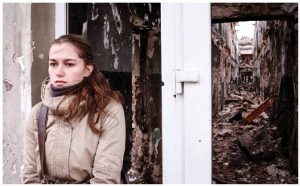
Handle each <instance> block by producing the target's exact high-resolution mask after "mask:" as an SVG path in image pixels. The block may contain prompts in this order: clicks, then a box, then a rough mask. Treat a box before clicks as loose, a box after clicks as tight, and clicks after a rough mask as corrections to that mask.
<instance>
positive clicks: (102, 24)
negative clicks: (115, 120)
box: [68, 3, 162, 183]
mask: <svg viewBox="0 0 300 186" xmlns="http://www.w3.org/2000/svg"><path fill="white" fill-rule="evenodd" d="M68 7H69V14H70V15H71V17H70V19H72V18H76V20H78V19H79V20H81V22H79V23H78V22H76V21H74V20H69V23H70V25H69V29H70V30H69V32H70V33H76V34H82V35H84V36H86V37H87V38H88V40H90V42H91V44H92V45H93V47H94V49H95V51H96V61H97V67H98V68H99V70H100V71H101V72H103V74H104V75H105V77H106V78H107V79H108V81H109V82H110V86H111V87H112V89H114V90H119V91H121V93H122V94H123V95H124V98H125V104H124V110H125V118H126V124H127V138H128V139H127V143H126V152H125V160H124V165H125V168H126V170H129V176H130V182H131V183H162V147H161V86H162V82H161V53H160V4H157V3H93V4H83V3H82V4H75V3H70V4H69V5H68ZM78 11H81V13H78ZM84 11H85V12H86V13H82V12H84ZM84 15H87V16H86V17H85V18H82V16H84ZM81 30H82V31H81Z"/></svg>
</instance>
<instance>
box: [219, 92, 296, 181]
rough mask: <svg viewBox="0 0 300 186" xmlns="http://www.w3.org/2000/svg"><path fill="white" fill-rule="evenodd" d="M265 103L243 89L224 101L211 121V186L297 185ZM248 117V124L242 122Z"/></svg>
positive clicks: (268, 106)
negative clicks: (222, 185)
mask: <svg viewBox="0 0 300 186" xmlns="http://www.w3.org/2000/svg"><path fill="white" fill-rule="evenodd" d="M248 90H251V89H250V88H249V89H248ZM268 100H270V99H268ZM268 100H265V101H262V100H260V99H259V98H258V97H257V96H255V94H254V93H253V92H248V91H246V90H242V91H240V92H234V94H230V96H229V98H227V99H225V104H224V105H223V110H222V111H220V112H218V113H217V116H216V117H214V118H213V183H229V184H255V183H258V184H282V183H289V184H295V183H298V177H297V176H296V175H293V174H292V171H291V169H290V166H289V164H288V159H287V158H286V157H284V156H283V155H282V153H281V149H280V143H281V138H280V136H279V134H278V133H279V132H278V129H277V127H276V126H275V125H274V124H273V123H271V122H270V113H269V110H270V107H272V101H268ZM251 114H252V116H251ZM248 116H251V117H252V118H251V121H250V120H249V121H247V120H246V118H247V117H248ZM248 118H249V117H248Z"/></svg>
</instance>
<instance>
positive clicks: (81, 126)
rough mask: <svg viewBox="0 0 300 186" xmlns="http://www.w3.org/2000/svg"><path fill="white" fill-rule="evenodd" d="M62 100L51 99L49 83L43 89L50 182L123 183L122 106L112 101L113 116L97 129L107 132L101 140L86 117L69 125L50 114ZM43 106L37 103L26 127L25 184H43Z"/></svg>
mask: <svg viewBox="0 0 300 186" xmlns="http://www.w3.org/2000/svg"><path fill="white" fill-rule="evenodd" d="M62 97H63V96H60V97H54V98H53V97H51V94H50V83H48V84H47V85H45V86H44V88H43V91H42V102H43V103H44V104H45V105H46V106H48V107H49V108H50V109H49V113H48V121H47V127H46V133H47V139H46V142H45V154H46V167H47V170H46V177H47V179H49V180H51V181H54V182H56V183H80V182H83V181H90V183H120V172H121V169H122V164H123V155H124V151H125V118H124V111H123V108H122V105H121V104H119V103H116V102H113V101H112V102H111V103H110V104H109V105H108V106H107V111H108V112H109V113H111V114H110V115H109V116H108V117H106V118H105V119H103V120H100V121H99V123H98V124H97V125H96V126H97V127H98V128H100V126H101V127H102V128H103V129H104V132H103V133H102V134H101V136H99V135H97V134H94V133H93V132H92V131H91V129H90V128H89V126H88V124H87V116H85V117H84V118H83V119H82V120H81V121H79V120H74V121H72V122H70V123H66V122H64V121H62V120H59V119H57V118H55V117H54V116H53V115H52V114H51V111H50V110H51V109H53V108H56V106H57V104H58V103H59V102H60V100H61V99H62ZM70 101H72V98H69V99H67V100H65V101H64V102H63V104H61V106H60V109H66V108H67V106H68V104H69V102H70ZM40 106H41V103H38V104H37V105H35V106H34V107H33V108H32V110H31V113H30V116H29V119H28V121H27V124H26V126H25V134H24V148H25V149H24V151H25V154H24V171H23V183H41V182H42V180H41V178H40V173H41V172H40V171H41V167H40V159H39V158H40V157H39V147H38V132H37V118H38V112H39V108H40Z"/></svg>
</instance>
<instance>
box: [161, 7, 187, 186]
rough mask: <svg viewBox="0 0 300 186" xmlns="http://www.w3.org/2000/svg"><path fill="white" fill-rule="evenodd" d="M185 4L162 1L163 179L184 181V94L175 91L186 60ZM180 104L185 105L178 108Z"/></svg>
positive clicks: (165, 180) (168, 181) (167, 181)
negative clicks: (181, 64) (181, 67)
mask: <svg viewBox="0 0 300 186" xmlns="http://www.w3.org/2000/svg"><path fill="white" fill-rule="evenodd" d="M181 26H182V5H181V4H165V3H162V4H161V43H162V44H161V47H162V48H161V50H162V56H161V57H162V64H161V65H162V70H161V73H162V81H163V82H164V86H162V136H163V140H162V142H163V147H162V149H163V183H164V184H165V183H167V184H169V183H184V158H183V155H184V149H183V142H184V137H183V131H182V128H183V126H182V124H183V115H182V112H183V110H182V106H180V105H182V98H179V99H181V104H180V100H179V102H178V98H177V97H176V94H175V69H176V64H177V63H178V65H179V66H180V63H181V62H182V49H181V46H182V27H181ZM178 107H181V108H179V109H178Z"/></svg>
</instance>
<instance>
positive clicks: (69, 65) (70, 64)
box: [66, 63, 74, 67]
mask: <svg viewBox="0 0 300 186" xmlns="http://www.w3.org/2000/svg"><path fill="white" fill-rule="evenodd" d="M66 66H67V67H72V66H74V64H73V63H67V64H66Z"/></svg>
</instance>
